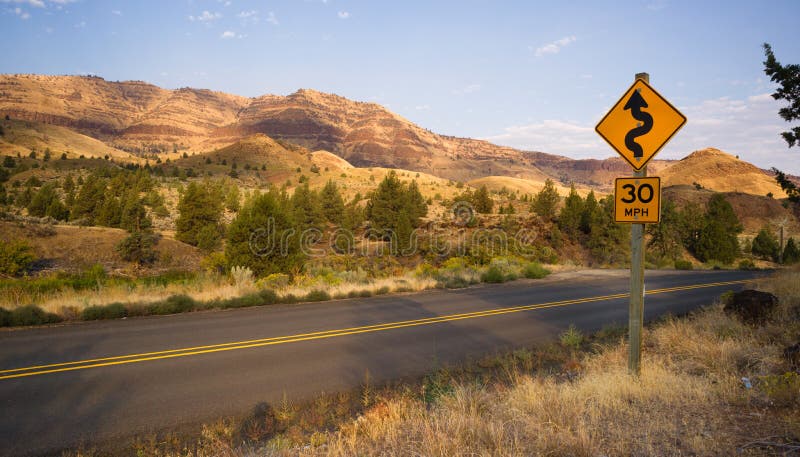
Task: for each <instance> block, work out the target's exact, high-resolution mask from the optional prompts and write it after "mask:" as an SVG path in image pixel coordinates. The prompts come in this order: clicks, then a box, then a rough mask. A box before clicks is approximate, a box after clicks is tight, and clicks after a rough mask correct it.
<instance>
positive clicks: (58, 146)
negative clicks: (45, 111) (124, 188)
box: [0, 119, 144, 162]
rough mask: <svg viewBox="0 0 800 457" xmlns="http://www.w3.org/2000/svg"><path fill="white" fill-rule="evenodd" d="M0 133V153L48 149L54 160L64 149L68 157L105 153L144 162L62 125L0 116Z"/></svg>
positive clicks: (123, 160)
mask: <svg viewBox="0 0 800 457" xmlns="http://www.w3.org/2000/svg"><path fill="white" fill-rule="evenodd" d="M0 126H1V127H2V128H3V132H4V134H3V136H0V155H9V156H16V155H17V154H18V153H19V155H21V156H27V155H28V154H30V152H31V151H34V150H35V151H36V152H37V153H38V154H39V155H40V156H41V155H42V154H43V153H44V151H45V150H46V149H50V152H51V155H52V159H53V160H56V159H59V158H60V157H61V154H62V153H66V155H67V158H68V159H77V158H78V157H80V156H81V155H82V156H84V157H86V158H104V157H105V156H108V157H109V158H112V159H114V160H116V161H122V162H144V161H143V160H142V159H141V158H139V157H136V156H134V155H132V154H130V153H127V152H125V151H121V150H119V149H115V148H113V147H110V146H108V145H107V144H105V143H103V142H102V141H99V140H96V139H94V138H92V137H89V136H86V135H83V134H81V133H78V132H76V131H73V130H70V129H68V128H66V127H60V126H57V125H51V124H45V123H41V122H33V121H18V120H13V119H12V120H0Z"/></svg>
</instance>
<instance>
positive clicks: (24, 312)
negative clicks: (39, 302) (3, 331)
mask: <svg viewBox="0 0 800 457" xmlns="http://www.w3.org/2000/svg"><path fill="white" fill-rule="evenodd" d="M61 321H62V318H61V316H59V315H57V314H55V313H48V312H47V311H45V310H43V309H42V308H40V307H38V306H36V305H25V306H20V307H18V308H15V309H12V310H10V311H8V310H6V309H4V308H0V326H3V327H16V326H27V325H44V324H53V323H56V322H61Z"/></svg>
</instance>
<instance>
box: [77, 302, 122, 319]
mask: <svg viewBox="0 0 800 457" xmlns="http://www.w3.org/2000/svg"><path fill="white" fill-rule="evenodd" d="M127 315H128V309H127V308H126V307H125V305H124V304H122V303H109V304H108V305H95V306H90V307H88V308H85V309H84V310H83V311H82V312H81V319H83V320H85V321H94V320H98V319H119V318H122V317H125V316H127Z"/></svg>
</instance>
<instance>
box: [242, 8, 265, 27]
mask: <svg viewBox="0 0 800 457" xmlns="http://www.w3.org/2000/svg"><path fill="white" fill-rule="evenodd" d="M236 17H238V18H239V19H240V20H241V21H242V24H244V25H247V24H258V22H259V21H260V20H261V17H260V16H259V15H258V11H256V10H250V11H242V12H240V13H239V14H237V15H236Z"/></svg>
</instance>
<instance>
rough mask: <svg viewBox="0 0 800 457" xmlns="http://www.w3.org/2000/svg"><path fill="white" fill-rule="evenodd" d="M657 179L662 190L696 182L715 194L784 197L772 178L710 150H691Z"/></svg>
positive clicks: (734, 158) (746, 164)
mask: <svg viewBox="0 0 800 457" xmlns="http://www.w3.org/2000/svg"><path fill="white" fill-rule="evenodd" d="M651 174H652V173H651ZM661 179H662V180H663V183H662V185H663V186H664V187H668V186H676V185H681V184H685V185H693V184H694V183H698V184H700V185H701V186H703V187H704V188H706V189H711V190H715V191H717V192H743V193H747V194H752V195H762V196H763V195H767V194H768V193H772V195H773V196H774V197H775V198H785V197H786V194H785V193H784V192H783V190H782V189H781V188H780V186H779V185H778V184H777V183H776V182H775V179H774V178H773V177H771V176H769V175H768V174H767V173H765V172H764V171H763V170H761V169H760V168H758V167H756V166H754V165H752V164H750V163H748V162H744V161H741V160H739V159H737V158H736V157H734V156H732V155H730V154H727V153H725V152H722V151H720V150H719V149H714V148H707V149H702V150H699V151H695V152H693V153H691V154H689V155H688V156H686V157H685V158H683V159H681V160H679V161H677V162H675V163H673V164H672V165H670V166H669V167H667V168H665V169H664V170H663V171H662V172H661Z"/></svg>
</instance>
